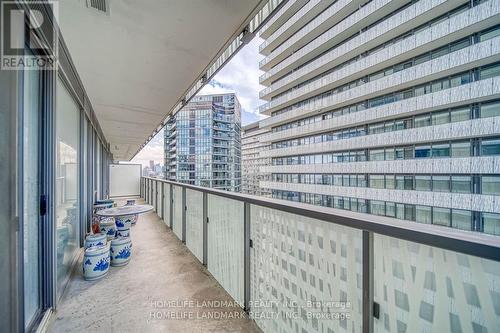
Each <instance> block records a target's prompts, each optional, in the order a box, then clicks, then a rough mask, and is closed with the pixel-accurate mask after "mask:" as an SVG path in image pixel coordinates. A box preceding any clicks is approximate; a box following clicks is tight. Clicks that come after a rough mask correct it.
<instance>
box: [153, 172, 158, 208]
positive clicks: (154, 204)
mask: <svg viewBox="0 0 500 333" xmlns="http://www.w3.org/2000/svg"><path fill="white" fill-rule="evenodd" d="M156 191H157V186H156V181H154V180H153V208H154V211H155V212H156Z"/></svg>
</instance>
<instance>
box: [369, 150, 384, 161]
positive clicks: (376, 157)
mask: <svg viewBox="0 0 500 333" xmlns="http://www.w3.org/2000/svg"><path fill="white" fill-rule="evenodd" d="M384 158H385V153H384V149H372V150H370V161H383V160H384Z"/></svg>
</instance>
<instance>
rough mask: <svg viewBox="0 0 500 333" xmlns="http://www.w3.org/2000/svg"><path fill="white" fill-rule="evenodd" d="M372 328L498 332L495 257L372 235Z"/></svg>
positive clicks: (499, 275)
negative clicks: (376, 309)
mask: <svg viewBox="0 0 500 333" xmlns="http://www.w3.org/2000/svg"><path fill="white" fill-rule="evenodd" d="M373 258H374V271H375V272H374V300H375V302H377V303H378V304H380V316H379V319H376V318H374V328H375V332H398V331H400V332H498V328H499V327H500V262H495V261H490V260H487V259H481V258H478V257H473V256H470V255H463V254H460V253H457V252H453V251H448V250H442V249H439V248H436V247H431V246H427V245H422V244H418V243H413V242H409V241H404V240H400V239H396V238H392V237H388V236H381V235H374V255H373Z"/></svg>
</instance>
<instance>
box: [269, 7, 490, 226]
mask: <svg viewBox="0 0 500 333" xmlns="http://www.w3.org/2000/svg"><path fill="white" fill-rule="evenodd" d="M499 14H500V2H499V1H498V0H489V1H461V0H453V1H446V0H439V1H430V0H420V1H394V0H393V1H390V0H373V1H309V2H307V4H305V5H304V6H303V7H301V9H299V10H298V11H297V12H296V13H295V14H294V15H293V16H291V17H290V18H289V19H288V20H287V21H286V23H284V24H283V26H282V27H280V28H279V29H277V30H276V31H274V32H273V33H268V34H267V35H266V36H263V37H264V38H265V41H264V43H263V44H262V45H261V46H260V52H261V53H262V54H263V55H265V58H264V59H263V60H262V61H261V63H260V68H261V69H262V70H263V71H265V73H264V74H263V75H262V76H261V78H260V83H261V84H262V85H264V86H266V88H265V89H264V90H262V91H261V92H260V97H261V98H262V99H264V100H266V101H267V102H266V103H265V104H264V105H262V106H261V110H260V111H261V112H262V113H263V114H266V115H269V116H270V117H269V118H267V119H265V120H263V121H261V123H260V126H261V127H263V128H267V129H268V130H269V134H267V135H265V136H263V138H262V140H263V141H265V143H266V144H269V145H270V149H269V150H267V151H265V152H262V153H261V155H262V156H263V157H268V158H270V159H271V163H270V164H271V165H269V166H267V167H264V168H263V171H264V172H268V173H270V174H271V179H270V181H268V182H264V183H263V184H262V185H264V186H265V187H266V188H269V189H271V192H272V196H273V197H274V198H279V199H286V200H292V201H299V202H305V203H310V204H314V205H322V206H327V207H333V208H340V209H345V210H351V211H356V212H362V213H369V214H375V215H383V216H388V217H394V218H397V219H401V220H408V221H415V222H419V223H426V224H436V225H442V226H447V227H452V228H458V229H465V230H472V231H479V232H484V233H489V234H500V214H499V213H500V176H499V173H500V99H499V98H500V77H499V76H500V63H499V61H500V48H499V45H500V26H499V25H498V23H499V22H500V16H499Z"/></svg>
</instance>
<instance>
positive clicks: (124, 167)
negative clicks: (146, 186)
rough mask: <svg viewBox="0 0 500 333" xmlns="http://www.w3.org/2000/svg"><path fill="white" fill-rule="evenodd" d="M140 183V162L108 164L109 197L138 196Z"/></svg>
mask: <svg viewBox="0 0 500 333" xmlns="http://www.w3.org/2000/svg"><path fill="white" fill-rule="evenodd" d="M140 185H141V165H140V164H110V165H109V196H110V197H125V196H140V194H141V192H140Z"/></svg>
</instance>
